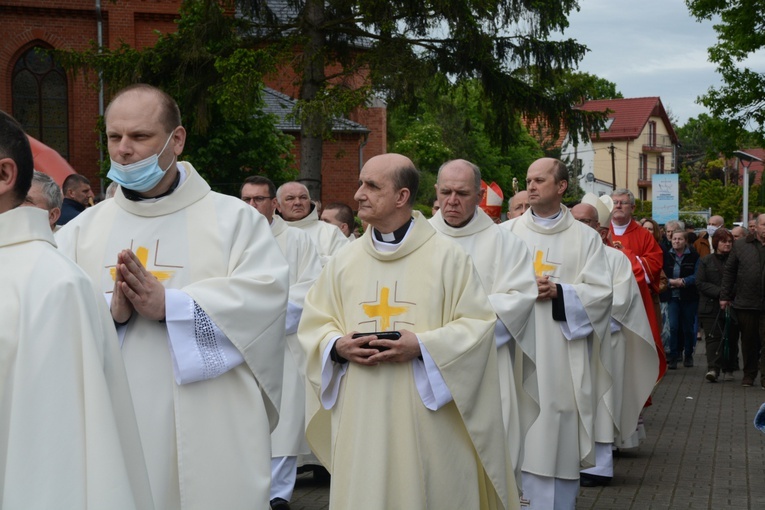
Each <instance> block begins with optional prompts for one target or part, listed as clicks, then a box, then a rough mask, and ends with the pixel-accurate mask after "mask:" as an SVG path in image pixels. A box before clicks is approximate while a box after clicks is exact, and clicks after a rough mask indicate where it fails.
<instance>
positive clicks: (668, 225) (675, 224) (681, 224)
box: [664, 220, 685, 231]
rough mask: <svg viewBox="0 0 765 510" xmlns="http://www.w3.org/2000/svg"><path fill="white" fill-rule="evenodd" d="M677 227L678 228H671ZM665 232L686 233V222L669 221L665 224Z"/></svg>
mask: <svg viewBox="0 0 765 510" xmlns="http://www.w3.org/2000/svg"><path fill="white" fill-rule="evenodd" d="M671 227H677V228H671ZM664 230H665V231H666V230H682V231H685V222H684V221H680V220H669V221H668V222H667V223H665V224H664Z"/></svg>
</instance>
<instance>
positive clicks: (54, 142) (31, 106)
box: [11, 47, 69, 159]
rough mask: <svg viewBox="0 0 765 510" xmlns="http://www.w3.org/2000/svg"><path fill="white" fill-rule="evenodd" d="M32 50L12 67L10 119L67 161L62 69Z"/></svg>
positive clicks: (64, 85)
mask: <svg viewBox="0 0 765 510" xmlns="http://www.w3.org/2000/svg"><path fill="white" fill-rule="evenodd" d="M36 48H39V47H32V48H30V49H29V50H27V51H26V52H24V54H23V55H21V56H20V57H19V59H18V60H17V61H16V65H15V66H14V67H13V78H12V80H13V81H12V82H11V94H12V97H13V116H14V117H16V119H17V120H18V121H19V122H20V123H21V125H22V126H23V127H24V129H25V130H26V132H27V133H29V134H30V135H32V136H34V137H35V138H37V139H38V140H40V141H41V142H43V143H44V144H46V145H48V146H50V147H53V148H54V149H56V150H57V151H58V152H59V154H61V155H62V156H63V157H64V158H67V159H68V158H69V111H68V101H67V85H66V74H65V73H64V70H63V69H62V67H61V66H60V65H58V64H56V62H54V61H53V59H52V58H51V57H50V55H47V54H45V53H42V52H38V51H35V49H36Z"/></svg>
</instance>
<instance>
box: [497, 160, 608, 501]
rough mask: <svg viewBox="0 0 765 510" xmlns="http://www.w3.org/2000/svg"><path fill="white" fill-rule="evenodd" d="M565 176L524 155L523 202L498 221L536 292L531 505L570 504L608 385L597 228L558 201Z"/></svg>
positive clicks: (526, 487)
mask: <svg viewBox="0 0 765 510" xmlns="http://www.w3.org/2000/svg"><path fill="white" fill-rule="evenodd" d="M568 178H569V177H568V170H567V168H566V166H565V165H564V164H563V163H562V162H560V161H559V160H557V159H553V158H542V159H539V160H537V161H535V162H534V163H532V164H531V166H530V167H529V169H528V172H527V174H526V189H527V191H528V194H529V203H530V204H531V208H530V209H529V210H528V211H526V212H525V213H524V214H523V215H522V216H520V217H518V218H514V219H512V220H509V221H507V222H505V223H503V224H501V225H500V228H504V229H508V230H510V231H511V232H513V233H514V234H515V235H517V236H518V237H520V238H521V239H522V240H523V241H524V242H525V243H526V246H527V248H528V250H529V252H530V254H531V256H532V259H533V261H534V270H535V273H536V276H537V287H538V292H539V294H538V297H537V302H536V305H535V307H536V309H535V315H534V320H535V324H536V338H537V345H536V354H537V356H536V367H537V380H538V381H539V407H540V412H539V417H538V418H537V420H536V421H535V422H534V424H533V425H532V426H531V428H530V429H529V431H528V433H527V435H526V447H525V456H524V461H523V496H524V498H525V499H528V500H530V502H531V506H530V508H532V509H533V510H539V509H553V508H555V509H559V508H563V509H572V510H573V508H574V507H575V504H576V496H577V493H578V492H579V470H580V469H581V467H589V466H592V465H593V464H594V460H595V456H594V436H593V426H594V418H595V407H596V404H597V402H598V401H599V400H600V398H601V397H602V395H603V393H605V392H606V391H607V390H608V388H609V387H610V385H611V381H610V378H609V375H608V372H607V371H606V369H605V367H604V366H603V363H602V360H601V359H600V350H601V344H602V342H603V341H604V339H606V335H607V334H608V328H609V320H610V317H611V297H612V296H611V275H610V271H609V270H608V261H607V260H606V255H605V249H604V247H603V243H602V241H601V240H600V236H598V234H597V233H596V232H595V231H593V230H592V229H589V228H587V227H586V226H585V225H583V224H582V223H580V222H578V221H576V220H575V219H574V217H573V216H572V215H571V213H570V212H569V210H568V208H566V207H565V206H564V205H562V204H561V197H562V196H563V193H564V192H565V190H566V188H567V186H568Z"/></svg>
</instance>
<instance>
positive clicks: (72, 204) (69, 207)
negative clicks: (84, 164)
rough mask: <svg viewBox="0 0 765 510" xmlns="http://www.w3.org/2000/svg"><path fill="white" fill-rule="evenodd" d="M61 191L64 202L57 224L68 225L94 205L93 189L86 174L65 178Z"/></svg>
mask: <svg viewBox="0 0 765 510" xmlns="http://www.w3.org/2000/svg"><path fill="white" fill-rule="evenodd" d="M61 191H62V192H63V193H64V203H63V205H62V206H61V216H59V217H58V221H57V222H56V225H66V224H67V223H69V221H70V220H73V219H74V218H75V217H77V215H78V214H80V213H81V212H82V211H84V210H85V209H86V208H87V207H88V206H91V205H93V196H94V195H93V190H92V189H91V188H90V181H89V180H88V178H87V177H85V176H84V175H80V174H72V175H70V176H68V177H67V178H66V179H64V185H63V186H62V187H61Z"/></svg>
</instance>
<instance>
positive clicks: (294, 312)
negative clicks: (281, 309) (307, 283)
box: [284, 301, 303, 335]
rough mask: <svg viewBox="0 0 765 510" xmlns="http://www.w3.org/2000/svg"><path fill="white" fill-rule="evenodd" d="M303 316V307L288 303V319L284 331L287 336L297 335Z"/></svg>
mask: <svg viewBox="0 0 765 510" xmlns="http://www.w3.org/2000/svg"><path fill="white" fill-rule="evenodd" d="M301 315H303V307H302V306H300V305H298V304H297V303H294V302H292V301H287V319H286V327H285V329H284V334H285V335H294V334H295V333H297V330H298V324H300V316H301Z"/></svg>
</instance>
